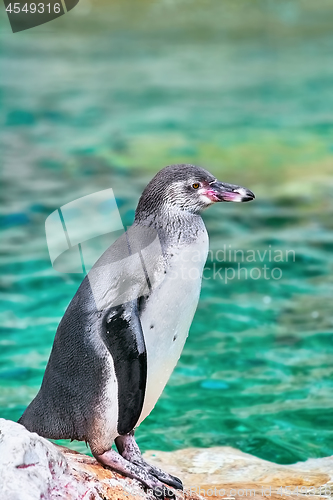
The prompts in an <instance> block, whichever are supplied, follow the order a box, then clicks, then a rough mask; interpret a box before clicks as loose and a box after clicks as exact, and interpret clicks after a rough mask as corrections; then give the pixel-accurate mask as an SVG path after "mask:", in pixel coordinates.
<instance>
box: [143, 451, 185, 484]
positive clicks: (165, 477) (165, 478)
mask: <svg viewBox="0 0 333 500" xmlns="http://www.w3.org/2000/svg"><path fill="white" fill-rule="evenodd" d="M133 463H135V464H136V465H138V466H139V467H141V468H142V469H144V470H145V471H147V472H148V474H151V475H152V476H154V477H156V479H158V480H159V481H161V483H164V484H167V485H168V486H171V488H174V489H175V490H182V491H183V489H184V488H183V483H182V482H181V480H180V479H179V477H176V476H173V475H172V474H168V473H167V472H164V471H163V470H162V469H159V468H158V467H155V466H154V465H150V464H148V463H147V462H146V461H145V460H143V459H141V460H140V461H135V462H133ZM169 491H171V490H169Z"/></svg>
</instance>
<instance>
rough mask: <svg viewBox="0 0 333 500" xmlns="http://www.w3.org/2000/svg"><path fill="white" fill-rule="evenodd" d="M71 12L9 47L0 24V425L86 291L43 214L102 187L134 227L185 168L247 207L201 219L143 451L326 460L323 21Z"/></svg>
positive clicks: (36, 378) (263, 6) (308, 11)
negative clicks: (49, 240) (171, 358)
mask: <svg viewBox="0 0 333 500" xmlns="http://www.w3.org/2000/svg"><path fill="white" fill-rule="evenodd" d="M80 9H81V10H80V11H79V7H77V12H76V9H74V10H73V11H72V14H73V15H72V14H71V15H69V14H68V15H67V16H65V17H64V18H63V19H58V20H57V21H54V22H53V24H52V25H51V24H50V25H49V26H46V25H45V26H44V27H40V28H36V29H35V30H31V32H22V33H19V34H15V35H13V34H11V33H10V31H9V28H8V25H7V20H6V19H5V17H4V16H3V13H2V18H1V30H0V37H1V47H2V50H1V55H0V57H1V59H0V65H1V82H2V88H3V94H2V102H1V124H2V136H3V139H4V148H3V158H4V165H3V168H2V189H1V198H0V222H1V254H0V266H1V299H2V300H1V310H0V327H1V328H0V416H1V417H4V418H9V419H13V420H16V419H18V418H19V416H20V415H21V413H22V412H23V411H24V409H25V407H26V405H27V404H28V403H29V402H30V400H31V399H32V398H33V397H34V395H35V394H36V392H37V390H38V388H39V385H40V382H41V379H42V376H43V372H44V369H45V365H46V362H47V359H48V355H49V352H50V348H51V345H52V341H53V337H54V333H55V330H56V327H57V324H58V322H59V320H60V319H61V317H62V314H63V312H64V310H65V308H66V306H67V305H68V303H69V301H70V299H71V297H72V296H73V295H74V293H75V291H76V289H77V287H78V285H79V283H80V281H81V279H82V276H80V275H74V274H67V275H66V274H60V273H57V272H56V271H55V270H53V269H52V267H51V264H50V260H49V255H48V250H47V245H46V239H45V232H44V224H45V219H46V217H47V216H48V215H49V214H50V213H51V212H52V211H53V210H55V209H57V208H58V207H60V206H61V205H63V204H65V203H68V202H69V201H72V200H75V199H76V198H78V197H80V196H84V195H87V194H90V193H94V192H96V191H98V190H101V189H105V188H107V187H112V188H113V189H114V192H115V194H116V197H117V202H118V206H119V210H120V213H121V216H122V220H123V222H124V225H125V226H126V225H129V224H131V222H132V220H133V215H134V209H135V206H136V203H137V200H138V197H139V195H140V193H141V191H142V189H143V187H144V186H145V185H146V183H147V182H148V180H149V179H150V178H151V177H152V175H153V174H154V173H155V172H156V171H157V170H158V169H159V168H161V167H162V166H164V165H166V164H168V163H172V162H183V161H189V162H193V163H198V164H202V165H205V166H206V167H207V168H209V169H210V170H212V171H213V172H214V173H215V174H216V175H217V176H218V177H219V178H220V179H221V180H224V181H227V182H233V183H239V184H243V185H245V186H247V187H249V188H250V189H252V190H253V191H254V192H255V193H256V195H257V199H256V201H255V202H253V203H251V204H247V205H236V204H235V205H234V204H224V205H219V206H215V207H213V208H211V209H210V210H209V211H207V213H205V215H204V218H205V221H206V224H207V227H208V231H209V234H210V240H211V249H212V252H211V254H210V256H209V259H208V262H207V270H206V271H205V278H206V279H205V280H204V281H203V287H202V294H201V300H200V304H199V307H198V310H197V313H196V316H195V319H194V322H193V325H192V328H191V332H190V336H189V338H188V341H187V343H186V346H185V349H184V352H183V355H182V357H181V359H180V362H179V364H178V365H177V368H176V370H175V372H174V373H173V375H172V377H171V379H170V382H169V384H168V386H167V387H166V389H165V391H164V393H163V395H162V397H161V398H160V400H159V402H158V404H157V406H156V408H155V409H154V411H153V412H152V414H151V415H150V416H149V417H148V418H147V419H146V420H145V422H144V423H143V424H142V425H141V426H140V428H139V429H138V431H137V438H138V443H139V445H140V447H141V448H142V449H143V450H147V449H161V450H174V449H180V448H184V447H188V446H199V447H206V446H217V445H230V446H235V447H237V448H240V449H241V450H243V451H245V452H249V453H252V454H254V455H256V456H259V457H262V458H266V459H268V460H273V461H276V462H279V463H291V462H294V461H297V460H305V459H306V458H308V457H320V456H325V455H330V454H332V453H333V432H332V417H333V410H332V408H333V403H332V389H333V378H332V372H333V368H332V367H333V312H332V294H333V279H332V270H333V257H332V250H333V236H332V229H333V222H332V221H333V217H332V215H333V195H332V193H333V177H332V174H333V161H332V160H333V126H332V108H333V93H332V84H333V64H332V48H333V29H332V28H333V16H332V14H333V12H332V10H333V9H332V7H331V6H330V4H329V2H324V1H319V2H316V5H313V2H306V1H303V2H296V1H283V2H277V1H276V2H274V1H271V2H268V1H267V2H266V1H265V2H264V1H256V2H253V4H252V5H250V6H249V3H248V2H243V1H239V2H226V1H224V2H221V1H219V2H217V1H216V2H213V1H211V2H202V3H201V2H191V1H188V2H181V3H179V4H178V6H177V7H176V5H175V4H173V3H167V2H161V1H158V2H149V1H146V2H142V3H141V4H140V8H136V7H135V5H134V4H133V5H132V4H130V2H127V3H126V2H125V3H124V2H121V3H117V2H115V3H114V5H113V6H112V7H110V6H106V5H103V4H102V5H100V6H97V5H95V4H88V3H87V2H86V3H84V2H83V3H82V6H81V7H80ZM224 245H226V246H224ZM229 245H230V246H229ZM229 250H231V251H232V252H231V255H230V257H231V258H229V254H228V251H229ZM234 250H242V251H243V252H244V254H243V255H244V259H243V260H244V261H243V262H242V253H241V252H238V253H237V259H235V258H234V253H233V251H234ZM223 251H224V254H223V253H222V252H223ZM258 251H259V253H258ZM288 251H289V254H287V252H288ZM251 252H254V257H253V253H251ZM265 252H266V253H265ZM293 252H294V253H293ZM223 256H224V257H225V258H224V259H223ZM251 256H252V257H251ZM277 256H279V258H280V259H282V260H275V261H274V257H275V258H276V257H277ZM293 256H295V258H294V257H293ZM246 258H247V259H248V260H246ZM251 258H252V260H251ZM253 258H254V259H255V260H254V261H253ZM238 264H240V266H241V267H242V268H246V271H247V273H248V276H247V279H245V277H246V276H245V275H246V271H245V270H243V271H241V272H240V277H239V278H240V279H238ZM264 265H266V266H267V268H268V270H267V271H266V278H265V275H264V271H263V267H264ZM257 268H258V269H259V270H260V273H261V276H260V277H258V276H259V271H256V270H255V269H257ZM274 268H278V269H279V270H278V271H274V273H275V274H274V273H273V276H272V274H271V273H272V270H273V269H274ZM226 269H228V271H226ZM232 270H234V271H235V279H232V280H230V281H228V282H227V283H226V281H225V276H226V275H225V273H226V272H227V273H228V274H227V276H231V275H232V274H233V271H232ZM250 272H252V277H251V276H250V274H249V273H250ZM214 273H215V274H214ZM267 277H268V279H267ZM257 278H258V279H257ZM274 278H279V279H274ZM70 446H72V447H73V448H75V449H78V450H81V451H83V450H85V445H83V444H80V443H75V442H74V443H72V444H71V445H70Z"/></svg>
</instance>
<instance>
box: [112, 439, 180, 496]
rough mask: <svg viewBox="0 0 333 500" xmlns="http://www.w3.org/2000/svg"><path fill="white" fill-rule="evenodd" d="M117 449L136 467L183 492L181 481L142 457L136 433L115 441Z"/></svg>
mask: <svg viewBox="0 0 333 500" xmlns="http://www.w3.org/2000/svg"><path fill="white" fill-rule="evenodd" d="M115 443H116V446H117V449H118V451H119V453H120V455H121V456H122V457H123V458H125V459H126V460H128V461H129V462H131V463H132V464H134V465H137V466H138V467H140V468H141V469H143V470H144V471H146V472H147V473H148V474H149V475H151V476H154V477H155V478H156V479H158V480H159V481H161V482H162V483H164V484H167V485H168V486H171V487H172V488H175V489H176V490H183V483H182V482H181V480H180V479H179V478H178V477H176V476H172V475H171V474H168V473H167V472H164V471H163V470H161V469H159V468H158V467H156V466H155V465H150V464H148V463H147V462H146V461H145V460H144V459H143V458H142V455H141V451H140V448H139V447H138V445H137V443H136V441H135V439H134V432H133V431H132V432H130V433H129V434H126V435H124V436H118V437H117V438H116V440H115Z"/></svg>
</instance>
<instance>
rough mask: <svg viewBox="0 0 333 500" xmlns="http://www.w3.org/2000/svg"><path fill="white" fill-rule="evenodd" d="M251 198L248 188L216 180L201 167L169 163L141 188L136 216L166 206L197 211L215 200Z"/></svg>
mask: <svg viewBox="0 0 333 500" xmlns="http://www.w3.org/2000/svg"><path fill="white" fill-rule="evenodd" d="M254 198H255V196H254V194H253V193H252V191H250V190H249V189H247V188H244V187H242V186H238V185H236V184H227V183H225V182H220V181H218V180H217V179H216V177H214V176H213V175H212V174H211V173H210V172H208V171H207V170H205V169H203V168H201V167H196V166H195V165H187V164H179V165H169V166H167V167H165V168H163V169H162V170H160V171H159V172H158V173H157V174H156V175H155V177H154V178H153V179H152V180H151V181H150V183H149V184H148V185H147V187H146V188H145V190H144V191H143V193H142V195H141V198H140V200H139V204H138V207H137V210H136V218H140V215H141V214H146V215H147V214H154V213H155V214H156V215H157V214H158V213H161V212H162V213H163V212H164V213H165V211H166V210H167V211H170V210H172V211H175V210H176V211H177V210H180V211H185V212H189V213H192V214H193V213H194V214H198V213H200V212H201V211H202V210H204V209H205V208H207V207H209V206H210V205H212V204H213V203H216V202H222V201H225V202H230V201H234V202H246V201H251V200H253V199H254Z"/></svg>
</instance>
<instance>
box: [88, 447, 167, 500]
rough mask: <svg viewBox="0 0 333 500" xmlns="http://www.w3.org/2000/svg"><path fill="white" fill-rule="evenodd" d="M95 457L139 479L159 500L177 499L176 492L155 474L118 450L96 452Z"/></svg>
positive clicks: (113, 468) (117, 470) (120, 471)
mask: <svg viewBox="0 0 333 500" xmlns="http://www.w3.org/2000/svg"><path fill="white" fill-rule="evenodd" d="M94 457H95V458H96V460H98V462H100V463H101V464H102V465H104V466H105V467H108V468H110V469H111V470H113V471H115V472H118V473H120V474H122V475H124V476H127V477H130V478H132V479H136V480H137V481H139V482H140V483H141V484H143V486H145V487H146V488H147V489H148V490H150V492H151V493H152V495H153V496H154V498H156V499H157V500H162V499H163V498H167V499H173V500H175V494H174V492H173V491H172V490H170V489H169V488H167V487H166V486H165V484H163V483H162V482H161V481H160V480H159V479H158V478H157V477H156V476H155V475H153V474H149V473H148V472H147V470H146V469H145V468H144V467H142V466H140V465H137V464H136V463H134V462H130V461H128V460H126V458H124V457H122V456H121V455H120V454H119V453H117V452H116V451H114V450H112V449H111V450H108V451H106V452H104V453H103V454H101V455H98V454H95V453H94ZM147 465H148V464H147Z"/></svg>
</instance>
